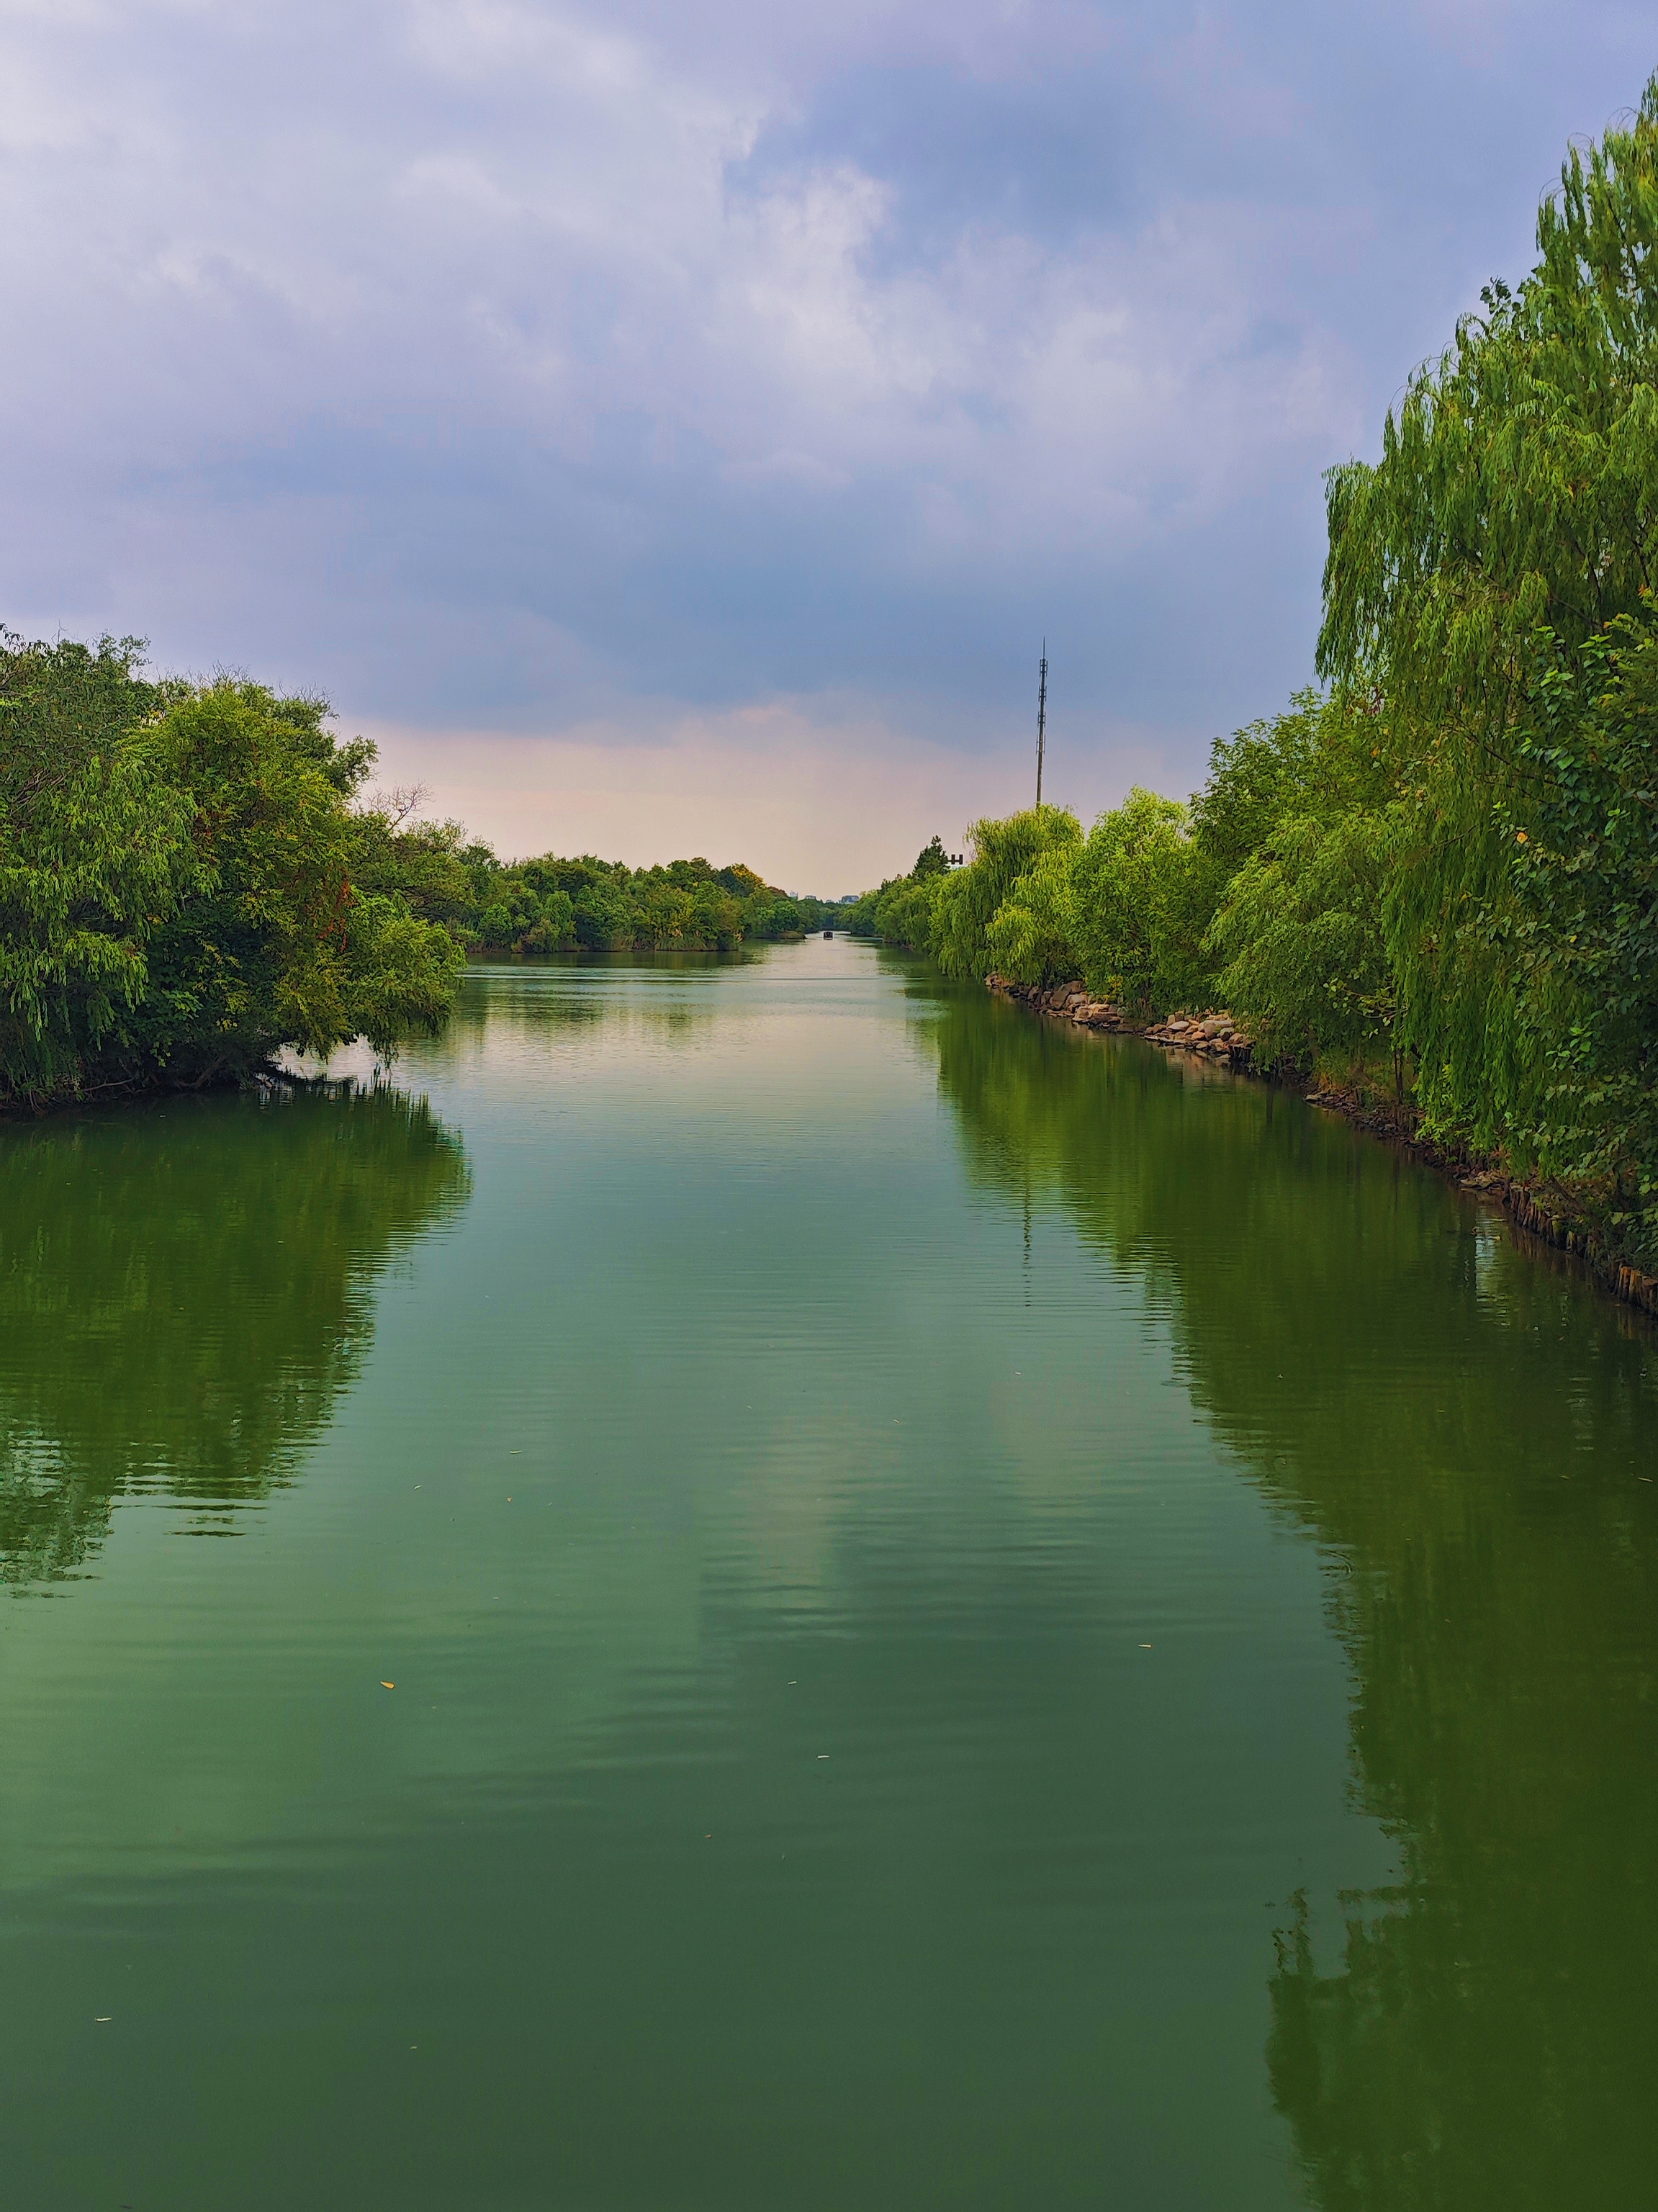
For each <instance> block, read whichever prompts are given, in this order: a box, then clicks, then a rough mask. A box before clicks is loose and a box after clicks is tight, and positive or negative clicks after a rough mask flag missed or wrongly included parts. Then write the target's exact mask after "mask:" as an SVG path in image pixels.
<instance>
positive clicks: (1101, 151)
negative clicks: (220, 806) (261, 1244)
mask: <svg viewBox="0 0 1658 2212" xmlns="http://www.w3.org/2000/svg"><path fill="white" fill-rule="evenodd" d="M1655 61H1658V36H1655V34H1654V33H1653V32H1652V29H1651V26H1650V20H1649V19H1648V18H1645V17H1644V15H1637V14H1636V12H1635V11H1634V10H1633V9H1619V8H1616V7H1611V6H1604V5H1603V6H1594V5H1590V6H1588V7H1585V8H1582V9H1578V10H1576V11H1575V14H1574V17H1573V27H1572V35H1571V37H1570V39H1569V40H1566V39H1563V38H1562V36H1561V28H1560V18H1559V15H1558V10H1553V9H1551V10H1548V11H1546V10H1545V9H1544V8H1543V7H1542V6H1541V5H1540V4H1535V3H1534V0H1527V4H1521V5H1513V6H1503V5H1499V4H1484V5H1482V4H1478V0H1468V4H1465V5H1461V6H1445V5H1438V6H1433V7H1429V6H1417V7H1411V6H1404V7H1400V6H1393V7H1388V8H1382V7H1377V6H1362V7H1357V8H1353V9H1341V10H1338V9H1329V8H1327V7H1321V8H1317V9H1315V8H1313V7H1312V6H1310V5H1306V4H1295V3H1294V0H1282V3H1281V4H1278V5H1263V6H1260V7H1257V8H1254V9H1248V10H1245V9H1226V8H1212V9H1199V8H1193V7H1187V8H1181V7H1174V8H1156V9H1154V8H1150V7H1139V8H1127V9H1106V8H1096V7H1089V6H1083V5H1065V4H1054V5H1047V4H1040V3H1039V4H1030V5H1026V6H1023V7H1020V6H1011V7H1010V6H999V5H986V4H979V0H955V4H952V5H950V6H949V7H945V6H944V5H942V4H930V0H929V4H909V5H905V4H902V0H900V4H896V5H894V4H885V5H883V6H880V7H877V6H875V5H873V4H872V3H871V0H857V3H856V4H852V5H843V6H841V7H840V8H838V9H835V10H834V11H826V10H814V11H806V10H798V11H790V10H779V9H775V8H762V7H760V6H757V5H755V4H752V0H701V4H690V5H686V4H683V0H682V4H679V5H677V6H673V7H670V6H668V5H666V4H665V0H664V4H656V0H633V4H628V0H621V4H610V5H607V6H605V7H604V8H602V9H601V8H598V7H597V6H594V5H592V4H591V0H589V4H577V5H571V6H563V7H557V6H548V5H540V4H531V0H476V4H463V5H452V6H440V5H434V4H433V5H426V4H415V0H355V4H353V0H331V4H330V5H329V6H327V7H322V6H319V5H315V4H312V0H288V4H284V5H283V6H282V7H280V8H279V7H277V6H276V5H274V4H272V0H242V4H240V5H238V4H234V0H213V3H212V4H206V3H205V0H203V4H194V5H192V4H189V0H171V4H168V0H122V4H120V5H105V4H98V0H51V4H50V5H46V4H39V5H36V4H20V0H0V179H3V185H4V191H5V203H6V218H7V219H6V222H5V224H4V227H3V231H0V281H3V284H4V288H5V289H4V297H5V299H6V301H7V318H6V320H7V339H6V343H5V345H4V347H3V349H0V408H3V410H4V423H5V430H6V453H7V462H6V467H5V471H4V475H3V478H0V483H3V493H0V497H3V509H0V521H3V529H0V618H3V619H4V620H5V621H7V622H9V623H10V624H11V625H12V626H13V627H16V628H21V629H26V630H31V631H34V630H42V629H46V630H52V629H58V628H62V629H67V630H70V631H71V632H73V631H77V630H79V631H85V630H88V629H102V628H111V629H116V630H120V631H126V630H137V631H139V632H142V633H144V634H147V635H149V636H150V637H151V638H152V639H153V641H154V642H155V653H156V656H157V658H158V659H159V660H161V661H162V662H163V663H164V664H167V665H185V666H195V667H202V666H206V665H211V664H213V663H215V662H226V661H228V662H232V663H235V664H239V665H246V666H247V667H249V668H251V669H252V670H254V671H258V672H260V673H264V674H268V675H270V677H271V678H273V680H276V681H281V682H294V683H306V682H308V683H313V684H316V683H320V684H323V685H324V686H325V687H326V688H328V689H329V690H331V693H332V694H333V695H334V696H336V697H337V700H338V701H339V702H340V704H341V706H342V708H343V710H344V711H345V712H346V713H347V714H349V716H350V717H352V718H353V719H355V720H364V721H367V722H370V723H372V724H374V725H376V726H380V727H382V728H384V729H386V730H387V731H388V732H392V740H391V749H392V750H393V751H395V747H396V737H395V733H396V732H397V731H398V730H399V729H402V730H404V731H407V732H410V738H409V743H410V746H411V747H415V746H416V745H417V747H418V750H420V752H421V756H422V759H423V760H429V759H430V758H432V757H437V758H442V757H443V744H444V733H445V732H452V733H455V734H453V736H452V738H451V739H450V742H451V743H452V745H453V746H454V748H455V749H456V758H457V761H458V762H459V760H460V758H461V756H462V754H463V753H464V751H465V746H466V744H468V742H469V740H468V739H467V738H465V737H463V736H462V735H460V734H459V733H461V732H472V733H477V732H489V731H495V732H502V733H510V732H520V733H536V734H539V735H543V736H546V737H548V738H552V739H554V740H560V739H566V738H568V739H570V740H571V741H572V742H575V741H577V739H578V738H579V742H580V744H582V745H584V746H586V747H588V748H589V749H591V748H592V746H593V745H595V744H598V745H601V746H603V747H608V748H619V747H620V748H625V747H627V746H629V744H635V745H638V746H641V747H649V746H655V745H659V744H662V743H663V742H665V741H669V740H671V738H672V735H673V732H675V731H676V730H678V731H681V732H684V731H688V730H692V729H695V732H699V733H700V738H699V741H700V742H711V741H712V740H709V739H708V732H709V731H710V730H714V729H717V730H718V731H720V732H722V734H721V735H720V738H719V740H718V742H719V743H720V744H721V745H725V746H727V747H735V748H736V749H737V750H738V752H739V753H740V751H741V750H742V748H743V746H744V745H745V744H746V745H748V746H750V748H751V750H752V753H753V760H754V767H753V773H754V775H756V777H759V778H763V777H764V776H765V775H766V774H767V773H768V769H767V763H768V758H769V759H771V760H772V762H773V765H774V773H775V774H776V775H777V776H779V777H780V778H783V779H785V780H786V779H787V778H788V777H789V776H791V775H796V776H798V775H799V774H800V771H799V762H800V760H801V759H803V758H804V757H805V754H803V752H802V750H801V748H802V746H803V744H804V745H805V746H806V747H807V750H809V749H810V738H809V735H808V736H806V737H803V736H802V732H808V733H809V732H810V731H811V728H812V727H814V726H817V727H819V728H821V730H822V731H823V744H825V745H826V746H829V745H834V744H842V745H844V744H847V743H848V742H850V741H849V740H848V738H847V732H848V730H854V729H855V730H856V731H857V732H859V733H860V734H859V737H858V738H857V743H858V744H860V745H862V746H864V747H865V749H866V750H867V748H869V747H870V746H873V747H874V748H875V749H876V750H877V752H878V751H879V749H880V747H881V746H882V745H890V746H891V747H892V748H894V749H895V757H896V754H897V753H899V752H902V750H903V748H904V746H905V745H906V744H910V745H919V746H920V747H921V748H922V750H923V751H924V753H925V757H926V760H927V762H928V763H930V764H931V765H930V766H929V769H928V776H929V777H934V778H935V780H936V776H935V772H936V769H937V764H938V762H940V761H941V760H942V761H948V760H949V759H950V758H952V757H953V758H957V759H959V760H960V761H961V762H962V763H963V789H964V790H965V789H966V788H967V787H969V786H970V787H973V788H975V789H976V788H981V787H982V788H985V789H988V788H990V787H991V785H992V784H994V783H995V776H996V775H999V772H1000V771H999V769H994V772H992V769H993V763H994V762H996V761H999V759H1000V758H1002V757H1007V756H1010V754H1011V756H1012V757H1017V752H1018V749H1019V748H1020V747H1021V746H1022V745H1023V743H1024V740H1025V735H1026V731H1025V724H1026V722H1027V720H1028V719H1029V702H1028V697H1027V694H1028V692H1029V682H1030V676H1031V663H1032V661H1033V659H1034V654H1035V643H1036V640H1037V638H1038V636H1039V635H1040V634H1041V633H1042V631H1043V630H1046V632H1047V634H1048V639H1049V649H1050V652H1051V653H1052V655H1053V658H1054V666H1055V679H1056V680H1055V703H1056V708H1057V712H1056V716H1055V736H1056V739H1058V740H1059V744H1060V761H1061V763H1066V759H1067V755H1068V772H1069V775H1070V776H1071V778H1072V785H1073V786H1074V791H1075V795H1077V796H1078V797H1079V798H1080V799H1083V800H1084V803H1087V804H1092V803H1096V802H1098V801H1102V800H1103V799H1106V798H1108V797H1109V796H1111V795H1114V790H1115V788H1117V787H1120V786H1121V782H1122V781H1124V780H1126V777H1127V774H1128V773H1129V771H1130V769H1132V770H1133V772H1134V773H1138V774H1145V773H1157V774H1158V775H1161V778H1162V780H1163V781H1164V782H1165V783H1167V784H1168V785H1169V786H1170V787H1174V788H1176V789H1179V788H1184V787H1189V785H1190V784H1191V782H1192V781H1194V780H1195V778H1196V776H1197V775H1198V774H1199V772H1200V769H1201V763H1202V758H1203V756H1204V752H1205V750H1206V745H1207V742H1208V740H1209V738H1211V737H1212V735H1213V734H1214V733H1215V732H1218V731H1220V730H1224V729H1226V728H1229V727H1230V726H1234V725H1235V724H1236V723H1238V722H1240V721H1242V720H1248V719H1249V718H1251V717H1253V716H1254V715H1255V714H1259V713H1261V712H1264V711H1267V710H1269V709H1270V708H1272V707H1273V706H1274V705H1275V704H1277V703H1278V701H1279V700H1281V698H1282V697H1283V696H1284V695H1285V694H1286V693H1287V691H1288V690H1290V689H1291V687H1292V686H1293V685H1295V684H1297V683H1299V682H1302V681H1303V680H1305V678H1306V676H1307V673H1308V667H1309V654H1310V643H1311V638H1312V634H1313V630H1314V628H1315V622H1316V613H1317V607H1316V598H1317V579H1318V568H1319V563H1320V560H1321V526H1322V509H1321V486H1320V472H1321V470H1322V469H1323V468H1324V467H1325V466H1326V465H1328V464H1329V463H1330V462H1332V461H1333V460H1337V459H1341V458H1344V457H1345V455H1346V454H1347V453H1350V452H1352V451H1355V450H1360V451H1363V450H1368V449H1370V448H1371V447H1373V446H1374V443H1375V440H1376V435H1377V432H1378V430H1379V428H1380V422H1381V416H1382V410H1383V409H1384V407H1385V406H1386V404H1387V403H1388V399H1389V398H1391V397H1392V396H1393V394H1394V392H1396V391H1397V389H1398V387H1399V386H1400V383H1401V382H1402V380H1403V378H1404V376H1405V375H1406V373H1407V372H1408V370H1409V368H1411V366H1412V363H1413V362H1415V361H1416V360H1417V359H1418V358H1419V357H1420V356H1422V355H1423V354H1424V352H1426V351H1428V350H1429V349H1432V348H1434V347H1436V346H1437V345H1438V344H1440V343H1442V342H1443V341H1444V339H1445V338H1446V337H1448V335H1449V332H1450V329H1451V325H1452V323H1453V321H1454V319H1455V315H1456V313H1458V312H1459V311H1461V310H1462V309H1465V308H1467V307H1469V306H1471V305H1472V304H1473V301H1474V300H1475V298H1476V295H1477V293H1478V289H1479V283H1481V282H1482V281H1483V280H1484V279H1485V277H1486V276H1490V275H1491V274H1494V273H1504V274H1508V275H1509V276H1512V275H1513V274H1514V273H1515V272H1516V271H1517V270H1520V269H1521V268H1523V267H1524V266H1525V264H1526V262H1527V258H1528V252H1529V246H1530V237H1531V230H1532V225H1533V218H1534V211H1535V205H1536V201H1537V198H1538V196H1539V193H1540V191H1543V190H1545V189H1546V187H1547V186H1548V185H1549V183H1550V181H1551V179H1552V177H1553V175H1554V173H1555V172H1556V171H1557V169H1558V163H1559V160H1560V157H1561V154H1562V152H1563V150H1564V143H1565V141H1566V139H1567V137H1568V136H1569V135H1570V134H1571V133H1574V132H1576V133H1580V134H1582V133H1588V132H1593V131H1597V130H1599V129H1600V127H1601V126H1602V125H1604V124H1605V122H1606V119H1607V118H1608V117H1609V116H1610V115H1611V114H1612V112H1615V111H1616V110H1618V109H1619V108H1620V107H1622V106H1627V105H1629V104H1631V102H1633V101H1634V100H1636V99H1637V97H1638V95H1639V93H1640V90H1641V86H1642V83H1643V79H1644V76H1645V74H1646V72H1647V70H1648V69H1649V67H1650V66H1651V65H1652V64H1653V63H1654V62H1655ZM784 726H786V727H787V729H788V730H789V732H791V735H790V738H789V741H788V744H787V745H786V747H784V748H783V749H782V750H780V751H779V752H775V753H774V754H770V755H768V746H769V745H771V744H772V743H773V736H772V734H768V733H774V732H775V731H776V730H777V729H779V728H780V727H784ZM416 733H418V736H416ZM482 757H483V755H482V754H477V755H475V757H474V764H475V765H476V761H477V760H478V759H481V758H482ZM489 757H491V758H492V759H497V760H510V759H511V758H512V757H513V752H512V748H511V746H510V745H507V747H506V748H505V750H502V748H501V747H500V746H497V747H495V748H494V749H493V750H491V752H490V756H489ZM917 757H918V758H919V757H920V755H919V754H918V756H917ZM792 764H793V765H792ZM1148 764H1149V765H1148ZM510 773H511V771H510V769H501V774H510ZM469 775H470V771H466V772H463V771H462V770H461V769H459V767H458V769H457V777H456V780H457V781H458V783H468V784H469V787H471V783H475V782H476V777H475V776H473V777H471V782H470V783H469ZM987 777H988V779H989V780H988V781H987ZM925 780H926V779H924V781H925ZM913 783H914V778H912V779H911V784H912V785H913ZM809 785H810V786H811V788H813V789H815V788H816V785H815V783H812V781H811V779H810V778H808V779H806V781H804V782H801V783H800V784H799V790H800V794H801V803H802V805H803V807H805V809H806V810H807V811H808V812H810V811H811V809H812V806H813V802H812V801H811V799H810V798H809V795H808V786H809ZM722 787H723V786H722ZM908 787H909V786H906V788H908ZM927 788H928V790H929V792H931V791H932V788H933V783H932V782H928V785H927ZM996 788H998V789H999V785H997V786H996ZM776 799H777V793H776V792H772V793H768V807H769V808H770V809H771V812H770V814H768V819H772V818H774V813H775V802H776ZM917 803H918V804H919V803H920V802H919V801H918V802H917ZM927 803H928V804H929V805H932V803H933V802H932V799H929V800H928V802H927ZM904 811H905V810H904V809H903V808H902V807H900V808H899V809H898V812H899V814H900V815H901V816H903V815H904ZM913 826H914V825H912V824H910V823H908V820H907V818H906V819H905V820H904V821H903V822H902V823H901V825H900V826H899V828H898V829H896V831H895V836H896V840H897V842H898V843H899V844H902V843H903V842H905V841H906V840H907V839H908V836H909V835H910V830H911V828H912V827H913ZM929 826H930V824H929ZM834 835H835V836H839V837H840V838H841V840H842V842H841V843H840V844H838V845H834V844H832V843H831V842H823V843H822V844H821V851H822V854H823V868H824V869H830V870H831V872H832V873H835V874H836V876H837V879H838V866H837V867H835V868H833V869H831V862H832V861H834V860H835V856H836V855H837V854H840V853H841V852H844V851H845V850H846V847H845V843H844V838H845V835H846V833H845V831H844V829H841V830H838V831H836V832H835V833H834ZM823 836H824V839H825V840H826V841H827V840H829V837H830V832H829V829H828V828H827V827H825V829H824V832H823ZM802 838H803V842H802V843H801V844H800V847H799V849H800V851H801V853H802V854H805V855H806V856H807V858H808V859H809V858H810V855H811V853H812V851H813V850H815V849H820V848H814V847H813V845H812V842H811V825H810V823H809V822H808V823H804V824H803V830H802ZM509 842H510V840H509ZM572 842H575V840H574V838H573V840H572ZM757 857H763V856H757ZM907 857H908V854H906V853H903V852H896V853H895V854H894V862H893V864H894V865H896V863H897V862H898V861H899V860H902V859H905V858H907ZM801 865H802V866H805V860H803V861H802V864H801ZM848 865H850V861H848ZM820 872H821V871H820Z"/></svg>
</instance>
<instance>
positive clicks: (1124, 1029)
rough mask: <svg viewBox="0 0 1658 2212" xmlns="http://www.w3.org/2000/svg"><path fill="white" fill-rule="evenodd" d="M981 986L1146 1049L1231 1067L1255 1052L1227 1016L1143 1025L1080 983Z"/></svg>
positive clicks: (993, 978) (1179, 1017) (991, 978)
mask: <svg viewBox="0 0 1658 2212" xmlns="http://www.w3.org/2000/svg"><path fill="white" fill-rule="evenodd" d="M985 981H986V983H987V985H988V987H990V989H991V990H993V991H999V992H1000V993H1001V994H1002V995H1003V997H1004V998H1008V999H1017V1000H1019V1002H1020V1004H1021V1005H1022V1006H1029V1007H1031V1008H1032V1009H1033V1010H1034V1011H1035V1012H1037V1013H1039V1014H1047V1015H1049V1016H1050V1017H1052V1018H1054V1020H1056V1021H1062V1022H1073V1023H1075V1024H1077V1025H1078V1027H1079V1028H1081V1029H1089V1030H1118V1031H1120V1032H1121V1033H1122V1034H1123V1035H1125V1036H1138V1037H1144V1038H1145V1041H1146V1042H1147V1043H1148V1044H1161V1045H1168V1046H1171V1047H1173V1048H1175V1049H1176V1050H1179V1051H1181V1052H1196V1053H1201V1054H1203V1056H1204V1058H1205V1059H1206V1060H1230V1062H1231V1064H1232V1066H1235V1067H1247V1066H1248V1064H1249V1059H1250V1055H1251V1054H1252V1053H1253V1052H1254V1038H1253V1037H1251V1036H1247V1035H1246V1034H1245V1032H1244V1031H1243V1030H1242V1028H1241V1027H1240V1026H1239V1025H1238V1024H1236V1023H1235V1022H1234V1021H1233V1019H1232V1017H1231V1016H1230V1014H1228V1013H1208V1014H1170V1015H1169V1018H1168V1020H1167V1021H1163V1022H1153V1023H1151V1024H1150V1025H1149V1026H1148V1025H1147V1024H1145V1023H1143V1022H1135V1021H1131V1020H1130V1019H1129V1018H1128V1016H1127V1014H1125V1013H1124V1012H1123V1010H1122V1008H1121V1006H1114V1005H1113V1004H1112V1003H1111V1001H1110V1000H1108V999H1096V998H1092V997H1090V994H1089V993H1088V991H1087V989H1086V988H1085V987H1084V985H1082V984H1081V983H1052V984H1046V985H1044V984H1040V983H1010V982H1009V981H1007V979H1006V977H1005V976H1003V975H987V976H986V977H985Z"/></svg>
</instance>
